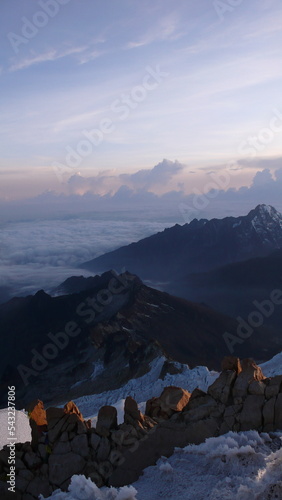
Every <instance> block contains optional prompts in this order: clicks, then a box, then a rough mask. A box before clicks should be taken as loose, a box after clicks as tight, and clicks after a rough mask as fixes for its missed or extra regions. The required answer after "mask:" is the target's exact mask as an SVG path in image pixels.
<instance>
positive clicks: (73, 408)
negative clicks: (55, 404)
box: [64, 401, 84, 422]
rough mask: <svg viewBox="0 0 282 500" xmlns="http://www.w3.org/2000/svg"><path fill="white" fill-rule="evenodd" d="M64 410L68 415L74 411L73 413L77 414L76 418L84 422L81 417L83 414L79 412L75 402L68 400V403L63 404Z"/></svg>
mask: <svg viewBox="0 0 282 500" xmlns="http://www.w3.org/2000/svg"><path fill="white" fill-rule="evenodd" d="M64 411H65V413H68V414H69V415H70V414H71V413H75V415H77V416H78V418H79V419H80V420H81V421H82V422H84V419H83V416H82V414H81V413H80V411H79V409H78V408H77V406H76V404H75V403H74V402H73V401H69V403H67V404H66V405H65V406H64Z"/></svg>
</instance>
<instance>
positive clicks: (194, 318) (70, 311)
mask: <svg viewBox="0 0 282 500" xmlns="http://www.w3.org/2000/svg"><path fill="white" fill-rule="evenodd" d="M113 276H114V279H115V283H114V282H113ZM94 280H95V281H96V287H94V288H91V289H88V290H85V291H81V292H79V293H74V294H71V295H64V296H60V297H51V296H50V295H47V294H46V293H44V291H43V290H41V291H39V292H38V293H37V294H36V295H34V296H29V297H25V298H16V299H12V300H11V301H9V302H7V303H6V304H3V305H1V306H0V339H1V342H2V344H1V345H2V349H1V353H0V360H1V364H0V367H1V387H2V389H3V391H2V392H3V394H4V395H5V391H4V389H5V387H7V384H14V385H16V386H17V395H18V403H19V404H20V401H21V400H22V402H23V401H25V400H30V401H31V400H33V399H35V398H36V397H38V394H40V395H41V397H44V399H45V400H46V401H47V400H48V401H50V402H53V401H54V400H56V399H57V398H60V397H62V396H63V395H64V394H66V393H68V394H69V397H70V398H74V397H79V396H81V395H84V394H90V393H92V394H93V393H95V392H97V393H99V392H104V391H107V390H113V389H115V388H118V387H120V386H121V385H123V384H125V383H126V382H127V381H128V380H129V379H131V378H134V377H138V376H141V375H143V374H144V373H146V372H147V371H148V369H149V363H150V362H151V361H152V360H153V359H155V358H156V357H160V356H167V359H168V360H170V359H175V360H176V361H179V362H180V363H185V364H189V365H190V366H191V367H193V366H196V365H206V366H208V367H210V368H211V369H213V368H214V369H218V368H219V366H220V360H221V359H222V357H224V356H225V355H228V354H229V350H228V346H227V345H226V342H225V340H224V333H225V332H226V331H228V332H229V333H230V334H233V335H236V332H237V328H238V324H237V321H236V320H234V319H232V318H230V317H228V316H224V315H222V314H219V313H217V312H215V311H213V310H212V309H210V308H209V307H206V306H205V305H203V304H195V303H193V302H188V301H186V300H183V299H179V298H177V297H173V296H171V295H169V294H167V293H163V292H160V291H158V290H154V289H152V288H149V287H147V286H145V285H144V284H143V283H142V282H141V281H140V280H139V278H137V277H136V276H133V275H130V274H129V273H125V274H124V275H120V276H117V275H114V274H113V273H110V272H108V273H105V275H103V276H101V277H100V278H96V279H95V278H94ZM101 287H103V288H101ZM111 290H112V295H110V294H109V291H111ZM115 291H116V293H115ZM103 304H104V305H103ZM94 308H95V309H94ZM96 311H98V313H97V314H95V312H96ZM50 335H51V337H50ZM266 336H267V339H268V342H267V346H266V345H265V338H266ZM15 345H16V346H17V349H16V351H15V349H14V346H15ZM236 347H237V346H236ZM278 351H279V347H278V345H277V342H276V339H275V337H273V336H272V335H271V332H268V331H266V330H265V329H264V328H261V329H257V332H256V335H253V336H252V337H251V338H250V339H247V340H246V341H245V342H244V343H243V344H242V345H239V346H238V349H237V351H236V353H238V355H239V356H241V357H248V356H250V355H253V356H255V357H256V359H258V360H266V359H269V358H270V357H271V356H273V355H275V354H276V353H277V352H278ZM19 365H20V366H21V367H22V368H21V371H19ZM23 367H25V368H23ZM95 367H96V368H95ZM97 367H98V368H97ZM34 370H35V373H34ZM94 372H95V373H94ZM23 373H24V377H23V376H22V374H23ZM20 374H21V375H20ZM24 380H26V385H25V384H24V383H23V382H24ZM1 403H2V404H5V401H4V402H2V401H1Z"/></svg>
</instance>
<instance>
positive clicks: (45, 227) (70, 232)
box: [0, 214, 171, 295]
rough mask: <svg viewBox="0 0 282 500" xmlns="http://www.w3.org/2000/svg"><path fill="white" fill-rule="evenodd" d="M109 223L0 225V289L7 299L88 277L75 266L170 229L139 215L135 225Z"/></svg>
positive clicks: (104, 218) (104, 220) (74, 221)
mask: <svg viewBox="0 0 282 500" xmlns="http://www.w3.org/2000/svg"><path fill="white" fill-rule="evenodd" d="M136 216H137V217H138V214H136ZM96 217H97V216H96ZM113 217H114V215H112V216H107V214H104V215H100V218H99V220H95V218H94V217H93V219H86V218H81V219H79V218H76V219H69V220H62V219H61V220H58V219H55V220H41V221H32V222H16V223H9V224H4V225H2V227H1V228H0V231H1V233H0V234H1V240H0V289H1V287H6V286H7V287H8V288H9V289H10V290H11V292H10V293H11V294H12V295H28V294H31V293H35V292H36V291H37V290H39V289H42V288H43V289H45V290H46V291H49V290H50V289H52V288H54V287H56V286H58V285H59V284H60V283H61V282H62V281H64V280H65V279H66V278H68V277H69V276H73V275H79V276H80V275H84V276H90V275H93V273H88V272H87V271H85V270H82V269H79V264H80V263H82V262H85V261H87V260H90V259H92V258H94V257H97V256H98V255H101V254H103V253H105V252H108V251H111V250H113V249H115V248H118V247H120V246H122V245H125V244H128V243H131V242H132V241H138V240H139V239H141V238H143V237H146V236H149V235H150V234H154V233H155V232H158V231H160V230H162V229H164V228H165V227H168V226H169V225H171V222H169V220H167V221H163V222H157V221H148V220H144V218H143V216H142V214H140V215H139V220H134V221H130V220H119V219H118V218H117V220H113ZM107 219H109V220H107Z"/></svg>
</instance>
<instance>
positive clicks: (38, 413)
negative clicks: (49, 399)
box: [27, 399, 47, 426]
mask: <svg viewBox="0 0 282 500" xmlns="http://www.w3.org/2000/svg"><path fill="white" fill-rule="evenodd" d="M27 411H28V414H29V418H30V419H32V420H34V421H35V423H36V424H37V425H38V426H44V425H47V419H46V411H45V410H44V404H43V403H42V401H40V400H39V399H37V400H35V401H33V402H32V403H31V404H30V405H28V407H27Z"/></svg>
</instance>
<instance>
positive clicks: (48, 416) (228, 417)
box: [0, 358, 282, 500]
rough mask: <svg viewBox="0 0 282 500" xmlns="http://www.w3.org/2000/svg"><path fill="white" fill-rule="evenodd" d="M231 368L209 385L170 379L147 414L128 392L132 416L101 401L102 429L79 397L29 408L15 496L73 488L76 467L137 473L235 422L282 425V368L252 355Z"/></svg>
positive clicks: (119, 478)
mask: <svg viewBox="0 0 282 500" xmlns="http://www.w3.org/2000/svg"><path fill="white" fill-rule="evenodd" d="M222 367H223V371H222V372H221V374H220V375H219V377H218V378H217V379H216V380H215V382H214V383H213V384H212V385H211V386H210V387H209V389H208V392H207V393H205V392H204V391H202V390H200V389H195V390H194V391H193V392H192V394H190V393H189V392H188V391H186V390H184V389H181V388H179V387H173V386H172V387H167V388H165V389H164V391H163V392H162V394H161V395H160V397H158V398H153V399H151V400H149V401H148V402H147V405H146V414H145V415H143V414H142V412H141V411H140V410H139V408H138V405H137V403H136V401H135V400H134V399H133V398H132V397H130V396H129V397H127V399H126V401H125V407H124V422H123V423H122V424H120V425H118V423H117V411H116V409H115V408H114V407H112V406H104V407H102V408H101V409H100V411H99V415H98V421H97V425H96V429H95V428H92V427H91V422H89V421H85V420H84V418H83V416H82V414H81V413H80V411H79V409H78V408H77V406H76V405H75V404H74V403H73V402H69V403H68V404H66V405H65V407H64V408H48V409H47V410H46V411H45V410H44V407H43V403H42V402H41V401H35V402H34V403H33V404H32V405H31V406H30V408H29V416H30V423H31V427H32V442H31V444H30V443H24V444H20V443H18V444H15V454H16V488H17V492H16V494H14V496H13V498H14V499H15V500H18V499H22V500H33V499H36V498H38V495H39V494H42V495H43V496H49V495H50V494H51V493H52V492H53V491H54V490H55V489H57V488H61V489H62V490H66V489H67V487H68V485H69V483H70V479H71V477H72V475H74V474H85V475H86V476H87V477H89V478H90V479H91V480H92V481H94V482H95V483H96V484H97V485H98V486H99V487H101V486H103V485H113V486H122V485H124V484H129V483H131V482H133V481H135V480H136V479H137V478H138V477H139V475H140V474H141V472H142V470H143V469H144V468H145V467H148V466H149V465H153V464H154V463H156V461H157V460H158V458H160V457H161V456H162V455H164V456H169V455H170V454H172V453H173V450H174V448H175V447H183V446H186V445H187V444H189V443H194V444H199V443H201V442H203V441H204V440H205V439H207V438H208V437H212V436H219V435H221V434H224V433H226V432H228V431H230V430H232V431H235V432H238V431H245V430H251V429H255V430H257V431H261V432H272V431H275V430H279V429H280V430H281V429H282V375H279V376H276V377H273V378H266V377H264V375H263V373H262V371H261V369H260V368H259V367H258V366H257V365H256V364H255V363H254V362H253V361H252V360H249V359H247V360H243V361H242V362H240V361H239V360H236V358H235V359H234V358H227V359H225V360H224V361H223V364H222ZM8 456H9V450H8V448H7V447H4V449H3V450H1V451H0V479H1V482H0V497H1V498H9V496H7V495H8V493H7V483H6V482H5V481H7V473H8V470H9V468H8Z"/></svg>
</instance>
